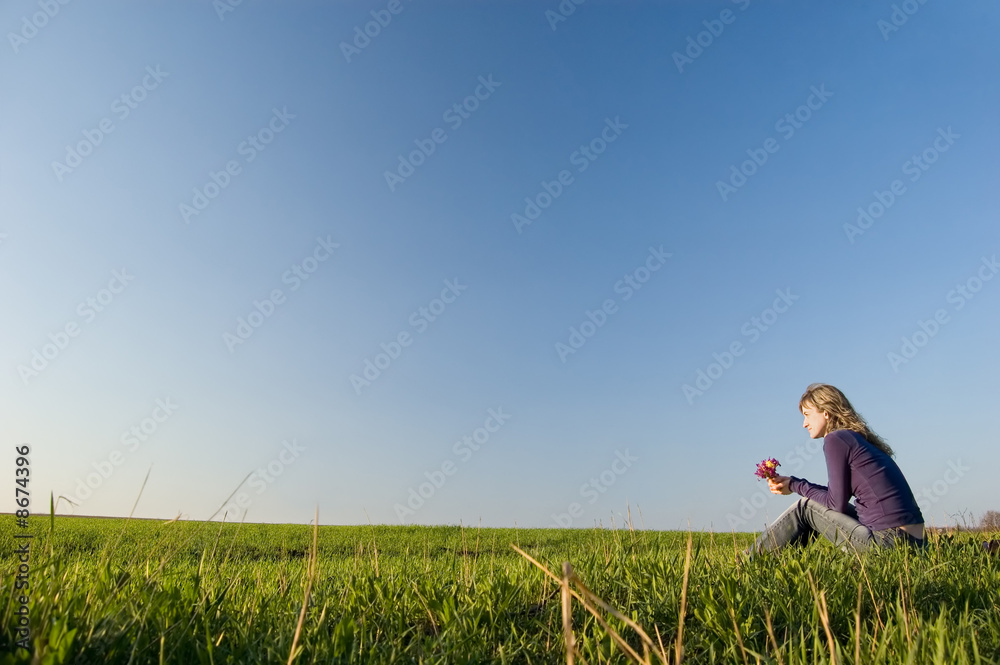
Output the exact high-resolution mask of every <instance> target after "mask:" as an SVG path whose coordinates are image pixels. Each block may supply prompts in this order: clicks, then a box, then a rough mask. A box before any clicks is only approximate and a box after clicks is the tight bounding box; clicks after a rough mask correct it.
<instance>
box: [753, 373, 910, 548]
mask: <svg viewBox="0 0 1000 665" xmlns="http://www.w3.org/2000/svg"><path fill="white" fill-rule="evenodd" d="M799 410H800V411H801V412H802V415H803V416H804V418H805V421H804V422H803V423H802V426H803V427H805V428H806V429H807V430H809V435H810V436H811V437H812V438H814V439H818V438H820V437H823V452H824V453H825V454H826V469H827V472H828V474H829V482H828V483H827V486H826V487H823V486H822V485H814V484H813V483H810V482H808V481H806V480H803V479H802V478H796V477H795V476H775V477H774V478H773V479H771V480H768V484H769V485H770V488H771V492H773V493H774V494H791V493H792V492H795V493H796V494H800V495H802V497H803V498H801V499H799V500H798V501H796V502H795V504H793V505H792V506H791V507H790V508H789V509H788V510H786V511H785V512H784V513H782V514H781V516H780V517H778V519H776V520H775V521H774V522H773V523H772V524H771V525H770V526H769V527H767V528H766V529H765V530H764V532H763V533H762V534H760V537H758V538H757V541H756V542H755V543H754V544H753V546H752V547H751V548H750V550H749V551H748V552H747V553H748V554H749V555H750V556H751V557H752V556H753V555H756V554H758V553H760V552H764V551H769V552H773V551H775V550H779V549H781V548H782V547H785V546H786V545H792V544H804V543H807V542H809V541H810V540H811V539H812V538H814V537H816V536H817V535H821V536H823V537H824V538H826V539H827V540H829V541H830V542H832V543H833V544H834V545H836V546H838V547H840V548H841V549H842V550H844V551H848V550H849V548H853V549H854V550H856V551H859V552H863V551H865V550H867V549H869V548H871V547H873V546H883V547H893V546H895V545H896V544H897V543H907V544H912V545H918V546H923V545H924V544H925V540H924V518H923V515H921V513H920V508H919V507H918V506H917V502H916V499H914V498H913V492H912V491H911V490H910V486H909V485H908V484H907V482H906V478H904V477H903V473H902V472H901V471H900V470H899V467H898V466H896V463H895V462H894V461H893V460H892V456H893V452H892V448H890V447H889V444H887V443H886V442H885V441H883V440H882V439H881V438H880V437H879V436H878V435H877V434H875V432H873V431H872V429H871V428H870V427H868V424H867V423H866V422H865V421H864V419H863V418H862V417H861V416H860V415H859V414H858V412H857V411H855V410H854V407H853V406H851V403H850V402H849V401H847V397H845V396H844V393H842V392H840V390H838V389H837V388H834V387H833V386H830V385H827V384H823V383H814V384H812V385H811V386H809V387H808V388H806V391H805V393H804V394H803V395H802V399H800V400H799ZM852 496H853V497H854V498H855V501H854V504H853V505H852V504H851V503H849V500H850V498H851V497H852Z"/></svg>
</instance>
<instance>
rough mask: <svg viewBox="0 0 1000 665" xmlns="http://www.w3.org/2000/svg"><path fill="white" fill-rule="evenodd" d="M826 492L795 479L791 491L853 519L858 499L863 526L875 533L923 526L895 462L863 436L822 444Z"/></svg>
mask: <svg viewBox="0 0 1000 665" xmlns="http://www.w3.org/2000/svg"><path fill="white" fill-rule="evenodd" d="M823 452H824V453H825V454H826V468H827V471H828V472H829V475H830V480H829V482H828V485H827V487H823V486H822V485H815V484H813V483H810V482H809V481H807V480H804V479H802V478H796V477H795V476H792V477H791V482H790V483H789V484H788V488H789V489H790V490H792V491H793V492H795V493H796V494H801V495H802V496H804V497H806V498H808V499H812V500H813V501H816V502H817V503H821V504H823V505H824V506H826V507H827V508H830V509H831V510H836V511H837V512H841V513H846V514H850V513H851V512H852V510H851V505H850V503H849V501H850V499H851V496H854V508H855V509H856V510H857V516H858V521H859V522H861V523H862V524H864V525H865V526H867V527H868V528H869V529H871V530H872V531H879V530H881V529H888V528H891V527H895V526H903V525H906V524H921V523H923V521H924V517H923V515H922V514H921V513H920V508H919V506H917V501H916V499H915V498H914V497H913V492H912V491H911V490H910V485H909V484H908V483H907V482H906V478H904V477H903V472H902V471H900V470H899V467H898V466H896V463H895V462H894V461H893V460H892V458H891V457H889V456H888V455H886V454H885V453H884V452H882V451H881V450H879V449H878V448H876V447H875V446H873V445H872V444H871V443H869V442H868V440H867V439H865V438H864V437H863V436H861V435H860V434H858V433H857V432H854V431H852V430H847V429H838V430H834V431H833V432H830V433H829V434H827V435H826V436H825V437H824V439H823Z"/></svg>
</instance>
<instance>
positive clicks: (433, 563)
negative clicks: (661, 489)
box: [0, 516, 1000, 665]
mask: <svg viewBox="0 0 1000 665" xmlns="http://www.w3.org/2000/svg"><path fill="white" fill-rule="evenodd" d="M31 527H32V530H31V531H32V532H33V533H35V536H36V537H35V538H34V539H33V541H32V544H31V550H32V554H31V561H30V566H31V571H30V582H31V587H30V602H29V608H30V628H31V633H32V647H33V650H34V656H35V658H36V660H35V661H34V662H39V663H122V664H124V663H184V664H187V663H214V664H221V663H287V662H288V661H289V656H290V654H291V653H292V651H293V642H295V644H296V646H295V661H294V662H296V663H392V662H414V663H565V662H566V657H567V654H566V646H565V645H566V641H565V632H564V626H563V621H564V616H563V607H564V602H563V601H564V599H563V598H562V587H561V585H560V584H559V583H558V582H557V581H555V580H553V579H551V578H550V577H548V576H547V575H546V573H544V572H543V571H542V570H540V569H539V568H538V567H536V566H535V565H534V564H533V563H531V562H530V561H528V559H526V558H525V557H524V556H522V555H521V554H520V553H518V552H517V551H515V550H514V549H513V548H512V547H511V545H512V544H514V545H517V546H519V547H520V548H521V549H522V550H523V551H524V552H525V553H527V554H529V555H530V556H531V557H533V558H534V559H536V560H537V561H538V562H539V563H540V564H542V565H544V566H545V567H547V568H548V569H549V570H550V571H551V572H552V573H554V574H555V575H556V576H557V577H562V575H563V568H562V563H563V562H564V561H568V562H570V563H571V564H572V568H573V571H574V572H575V574H576V575H577V576H578V577H579V579H580V580H582V581H583V582H584V583H585V584H586V586H587V587H589V589H590V590H591V591H592V592H593V593H594V594H595V595H596V596H599V597H600V598H602V599H603V600H604V601H606V602H607V603H608V604H609V605H611V606H613V607H615V608H618V609H619V610H620V611H621V613H622V617H623V618H626V619H628V620H630V621H632V622H635V623H636V624H637V625H638V626H639V627H641V628H642V629H644V630H645V632H646V633H647V634H648V635H649V637H650V639H651V641H652V642H653V644H654V645H655V649H654V650H651V651H650V652H649V654H648V657H649V659H650V662H653V663H657V662H663V657H664V655H665V656H666V658H667V659H668V660H669V661H670V662H676V658H677V655H679V654H678V650H677V646H678V645H677V636H678V630H679V627H680V621H679V619H680V608H681V605H682V600H683V602H684V604H685V606H686V609H685V611H684V617H683V634H682V643H683V653H682V654H680V655H682V658H683V662H685V663H758V662H766V663H780V664H781V665H797V664H802V663H830V662H837V663H920V664H922V663H940V664H946V663H947V664H951V663H995V662H997V661H998V659H1000V557H997V556H991V555H989V554H987V553H986V552H984V551H983V549H982V547H981V546H980V541H981V539H982V538H981V537H976V536H972V535H959V536H958V537H956V538H954V539H953V540H947V539H944V538H936V539H935V540H934V541H933V546H932V547H931V548H930V551H929V552H928V553H926V554H924V555H920V554H916V553H913V552H908V551H905V550H904V551H885V552H877V553H872V554H869V555H867V556H865V557H863V558H859V557H857V556H855V555H847V554H844V553H841V552H839V551H837V550H835V549H833V548H832V547H830V546H828V545H827V544H826V543H822V542H818V543H814V544H813V545H811V546H809V547H807V548H805V549H800V550H797V551H789V552H787V553H783V554H782V555H781V556H779V557H771V558H769V559H767V560H755V561H753V562H752V563H750V564H742V565H740V564H737V562H736V557H735V549H736V548H742V547H745V546H746V545H747V544H749V542H751V538H752V536H751V535H750V534H735V535H733V534H702V533H696V534H694V535H693V538H692V542H693V546H692V550H691V556H690V565H689V574H688V581H687V585H686V587H685V585H684V574H685V561H686V558H687V557H686V552H687V547H686V545H687V539H688V535H687V534H685V533H680V532H655V531H641V530H635V531H630V530H628V529H617V530H597V529H592V530H555V529H519V530H514V529H477V528H474V527H473V528H468V527H466V528H460V527H403V526H376V527H367V526H366V527H334V526H331V527H321V528H320V529H319V530H318V540H317V556H316V558H315V563H312V562H311V559H312V557H311V550H312V544H313V535H314V534H313V529H312V527H311V526H293V525H257V524H246V525H234V524H227V525H224V526H220V525H219V524H218V523H196V522H174V523H163V522H159V521H147V520H131V521H126V520H123V519H95V518H72V517H56V518H55V520H54V522H53V523H51V524H50V520H49V517H48V516H45V517H33V518H32V523H31ZM15 531H17V532H22V531H20V530H16V528H15V525H14V520H13V518H11V517H6V516H5V517H4V519H3V520H2V521H0V537H2V539H3V543H5V545H4V547H3V553H2V555H0V562H2V567H3V576H2V580H0V585H2V586H0V590H2V593H0V601H2V605H0V611H2V622H0V623H2V626H3V632H2V635H0V654H2V655H0V665H2V664H6V663H22V662H23V663H28V662H31V656H30V655H29V654H28V652H26V651H24V650H21V649H18V650H16V651H15V639H16V638H15V628H16V624H17V615H16V609H17V608H18V606H19V605H18V602H17V596H18V595H20V593H21V592H20V591H18V592H17V593H15V592H14V581H15V575H16V571H17V567H18V565H19V562H18V561H17V559H16V557H15V556H14V554H13V549H14V546H13V545H12V543H15V538H14V534H15ZM311 565H312V569H311V570H312V572H311V573H310V566H311ZM307 586H308V587H309V601H308V606H307V607H306V608H305V611H304V612H303V600H304V598H305V596H306V591H307ZM570 588H572V589H579V588H580V587H579V586H573V587H567V590H568V589H570ZM578 593H580V594H581V597H582V598H584V599H587V598H589V597H588V596H587V595H586V594H585V593H584V592H582V591H578ZM682 595H684V598H683V599H682ZM592 602H596V601H592ZM566 606H567V607H568V608H569V609H570V611H569V614H568V616H567V617H566V618H567V619H569V620H570V621H571V624H572V634H573V635H574V636H575V640H576V646H575V649H576V650H577V651H578V652H579V654H578V656H577V657H576V662H577V663H579V662H587V663H590V664H595V663H627V662H635V661H634V659H633V657H632V656H629V655H627V654H626V650H625V647H623V646H622V645H620V644H617V643H616V642H615V638H614V637H613V635H612V632H611V631H613V632H614V633H616V634H620V635H621V637H622V639H623V640H624V642H625V643H626V644H627V645H628V648H630V649H633V650H634V651H635V652H636V653H637V654H638V655H639V656H640V657H643V656H644V646H643V640H642V638H641V637H640V636H639V633H637V632H636V630H635V629H634V628H633V627H631V626H629V625H626V623H625V621H623V620H622V619H620V618H616V617H615V616H613V615H611V614H608V613H606V612H604V611H603V610H599V611H598V614H600V615H601V616H602V617H603V618H602V619H600V620H599V619H598V618H596V617H595V616H594V615H593V614H591V613H590V612H588V610H587V609H586V608H585V606H584V605H583V603H581V602H580V600H577V599H573V598H571V599H570V601H569V603H568V604H567V605H566ZM300 618H301V625H300ZM605 620H606V622H607V626H606V627H605V626H603V625H601V623H600V622H601V621H605ZM769 625H770V628H769ZM297 627H298V631H297ZM297 632H298V634H296V633H297ZM661 641H662V644H663V651H662V652H661V651H660V648H659V643H660V642H661Z"/></svg>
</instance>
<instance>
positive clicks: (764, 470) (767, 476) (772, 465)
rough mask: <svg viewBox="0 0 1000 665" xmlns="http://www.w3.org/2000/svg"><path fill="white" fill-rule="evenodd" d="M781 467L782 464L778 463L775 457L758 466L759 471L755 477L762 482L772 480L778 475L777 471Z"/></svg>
mask: <svg viewBox="0 0 1000 665" xmlns="http://www.w3.org/2000/svg"><path fill="white" fill-rule="evenodd" d="M779 466H781V464H780V463H779V462H778V460H776V459H774V458H773V457H771V458H768V459H766V460H764V461H763V462H761V463H760V464H758V465H757V471H756V473H755V474H754V475H756V476H757V477H758V478H760V479H761V480H771V479H772V478H774V477H775V476H776V475H778V473H777V469H778V467H779Z"/></svg>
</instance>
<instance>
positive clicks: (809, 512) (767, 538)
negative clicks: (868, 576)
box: [747, 498, 927, 557]
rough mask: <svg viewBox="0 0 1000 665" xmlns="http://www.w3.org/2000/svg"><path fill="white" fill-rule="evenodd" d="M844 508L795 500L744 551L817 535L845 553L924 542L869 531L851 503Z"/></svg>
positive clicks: (897, 532)
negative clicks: (844, 509)
mask: <svg viewBox="0 0 1000 665" xmlns="http://www.w3.org/2000/svg"><path fill="white" fill-rule="evenodd" d="M848 510H849V512H848V513H841V512H838V511H836V510H831V509H830V508H827V507H826V506H824V505H822V504H820V503H816V502H815V501H813V500H811V499H806V498H802V499H799V500H798V501H796V502H795V503H793V504H792V505H791V506H789V508H788V510H786V511H785V512H783V513H782V514H781V515H780V516H779V517H778V519H776V520H774V522H772V523H771V525H770V526H768V527H767V528H766V529H764V531H763V533H761V534H760V536H758V537H757V541H756V542H755V543H754V544H753V545H752V546H751V547H750V549H749V550H748V551H747V554H748V555H750V556H751V557H752V556H754V555H756V554H759V553H761V552H774V551H777V550H780V549H781V548H783V547H787V546H788V545H805V544H806V543H808V542H810V541H811V540H813V539H814V538H816V537H817V536H823V537H824V538H826V539H827V540H829V541H830V542H831V543H833V544H834V545H835V546H837V547H839V548H840V549H841V550H843V551H845V552H849V551H851V550H852V549H853V550H854V551H857V552H865V551H867V550H869V549H872V548H873V547H895V546H896V545H897V544H909V545H916V546H919V547H924V546H925V545H926V542H927V541H926V539H925V540H918V539H916V538H914V537H913V536H911V535H910V534H908V533H906V532H905V531H903V530H902V529H899V528H891V529H882V530H880V531H872V530H871V529H869V528H868V527H866V526H865V525H864V524H862V523H861V522H859V521H858V519H857V518H858V514H857V512H855V510H854V507H853V506H850V507H849V508H848Z"/></svg>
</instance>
